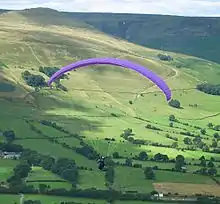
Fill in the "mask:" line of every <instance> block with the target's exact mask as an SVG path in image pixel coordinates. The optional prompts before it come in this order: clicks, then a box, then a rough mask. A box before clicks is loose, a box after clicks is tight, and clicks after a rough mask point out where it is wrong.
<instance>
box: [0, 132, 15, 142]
mask: <svg viewBox="0 0 220 204" xmlns="http://www.w3.org/2000/svg"><path fill="white" fill-rule="evenodd" d="M3 136H4V137H5V139H6V140H7V142H8V143H10V142H12V141H13V140H14V139H15V133H14V131H13V130H7V131H4V132H3Z"/></svg>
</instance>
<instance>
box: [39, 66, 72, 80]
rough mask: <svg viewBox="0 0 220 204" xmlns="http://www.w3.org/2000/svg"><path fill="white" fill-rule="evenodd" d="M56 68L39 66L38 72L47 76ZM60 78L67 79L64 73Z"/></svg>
mask: <svg viewBox="0 0 220 204" xmlns="http://www.w3.org/2000/svg"><path fill="white" fill-rule="evenodd" d="M58 70H59V68H58V67H39V72H41V73H44V74H45V75H47V76H48V77H51V76H52V75H53V74H54V73H55V72H57V71H58ZM60 79H68V76H67V75H66V74H63V75H62V76H60Z"/></svg>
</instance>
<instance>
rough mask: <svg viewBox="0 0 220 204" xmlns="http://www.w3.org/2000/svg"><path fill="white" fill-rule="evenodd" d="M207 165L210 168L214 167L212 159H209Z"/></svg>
mask: <svg viewBox="0 0 220 204" xmlns="http://www.w3.org/2000/svg"><path fill="white" fill-rule="evenodd" d="M207 166H208V167H210V168H212V167H215V164H214V163H213V162H212V161H209V162H208V165H207Z"/></svg>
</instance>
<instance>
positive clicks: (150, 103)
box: [0, 9, 220, 204]
mask: <svg viewBox="0 0 220 204" xmlns="http://www.w3.org/2000/svg"><path fill="white" fill-rule="evenodd" d="M43 11H45V10H41V9H40V10H38V9H37V10H36V9H34V10H33V12H32V10H26V11H20V12H13V11H12V12H7V13H3V14H1V15H0V65H1V66H0V74H1V75H0V104H1V105H0V112H1V118H0V132H3V131H6V130H13V131H14V132H15V135H16V137H15V140H14V141H13V143H14V144H19V145H21V146H22V147H23V148H28V149H30V150H33V151H36V152H38V153H39V154H41V155H49V156H51V157H54V158H60V157H63V158H68V159H71V160H75V162H76V165H77V166H78V167H80V168H81V169H80V170H79V180H78V183H77V187H78V188H79V189H89V188H92V187H95V188H96V189H100V190H105V189H107V187H106V185H105V183H106V181H105V172H100V171H98V170H97V163H96V161H94V160H92V159H88V158H87V157H85V156H83V155H82V154H80V153H79V152H78V151H77V149H78V148H82V147H83V145H84V143H86V144H89V145H91V146H92V147H93V148H94V149H95V150H96V151H97V152H98V153H100V154H103V155H105V156H111V155H112V153H113V152H118V153H119V154H120V156H121V157H123V158H122V159H126V158H128V157H130V158H131V157H135V156H136V155H138V154H139V153H140V152H141V151H146V152H147V154H148V156H149V158H152V157H154V155H155V154H157V153H162V154H166V155H167V156H168V157H169V158H170V159H175V158H176V156H177V155H179V154H181V155H183V156H184V157H185V159H186V161H187V165H188V167H187V168H188V169H189V170H188V173H186V175H185V176H182V174H181V173H179V174H178V173H176V172H171V169H172V168H174V166H175V163H162V166H161V169H160V170H156V171H155V174H156V177H157V179H156V180H153V181H152V180H144V173H143V169H142V168H137V169H135V168H133V167H124V166H123V165H120V164H118V166H117V167H116V168H115V181H114V183H113V185H112V187H113V188H114V189H115V190H132V191H137V192H139V193H149V192H150V191H152V190H154V189H156V190H157V189H160V188H161V186H163V185H164V186H165V187H164V189H165V190H164V191H167V190H166V189H169V190H168V192H170V183H171V184H172V185H179V183H181V186H182V189H178V190H179V192H177V191H178V190H176V191H175V193H180V191H181V192H183V193H184V192H185V191H186V192H187V188H188V186H187V185H189V184H194V185H195V189H197V190H198V191H199V190H200V189H203V188H207V189H209V190H207V193H208V194H210V193H212V191H211V190H213V189H215V191H214V190H213V192H214V194H215V195H218V192H220V191H219V186H218V185H217V184H216V182H214V181H213V180H212V179H211V178H210V177H209V176H203V175H197V176H198V177H195V176H194V174H192V172H193V171H196V170H198V169H200V168H201V167H199V166H198V165H197V166H196V165H194V164H198V163H199V162H200V161H199V160H198V159H199V158H200V157H201V156H202V155H204V156H205V158H206V159H208V160H209V159H210V158H211V157H213V158H215V161H216V163H215V166H216V168H217V170H218V172H220V171H219V169H218V168H219V166H220V163H219V160H220V156H219V154H215V153H213V152H211V151H212V150H213V147H212V142H213V138H214V137H213V134H214V133H216V132H217V131H214V130H213V129H211V128H208V127H207V124H208V123H213V124H214V125H219V124H220V123H219V121H220V115H219V114H218V113H219V102H220V98H219V96H212V95H207V94H204V93H202V92H199V91H197V90H196V89H195V87H196V85H197V84H198V83H201V82H203V81H207V82H209V83H218V82H219V70H220V69H219V68H220V65H219V64H216V63H213V62H209V61H205V60H203V59H199V58H196V57H192V56H186V55H182V54H176V53H168V54H170V55H171V56H172V57H173V58H174V60H173V61H171V62H164V61H161V60H159V59H158V57H157V54H159V53H161V51H158V50H153V49H148V48H144V47H141V46H138V45H135V44H132V43H130V42H126V41H123V40H119V39H116V38H113V37H111V36H108V35H105V34H103V33H101V32H99V31H96V30H94V28H91V26H89V25H88V26H87V25H86V24H85V23H82V22H80V21H73V22H72V21H71V25H70V23H69V22H67V23H65V22H66V17H65V16H63V14H60V13H58V12H55V11H50V10H47V11H48V12H47V13H46V12H43ZM44 17H47V18H46V19H47V20H46V21H45V20H44V19H45V18H44ZM53 19H54V21H53ZM57 19H59V23H57V22H58V20H57ZM90 57H117V58H122V59H128V60H133V61H134V62H137V63H140V64H142V65H144V66H146V67H148V68H150V69H151V70H153V71H154V72H155V73H157V74H158V75H160V76H161V77H163V78H164V79H165V80H166V82H167V83H168V85H169V86H170V87H171V89H172V90H173V97H174V99H178V100H179V101H180V102H181V106H182V109H175V108H173V107H171V106H169V105H168V104H167V102H166V101H165V97H164V96H163V94H162V93H161V92H160V91H159V90H158V88H157V87H155V86H153V84H152V83H150V81H149V80H147V79H145V78H144V77H142V76H140V75H139V74H137V73H135V72H133V71H130V70H127V69H121V68H119V67H114V66H105V65H102V66H91V67H90V68H87V69H79V70H77V71H76V72H71V73H70V74H69V75H68V78H69V79H63V80H61V84H62V85H63V86H65V87H67V89H68V91H67V92H65V91H62V90H60V89H59V90H57V89H56V88H55V87H54V86H53V88H52V89H49V88H47V87H45V88H42V89H40V91H37V90H35V89H34V88H33V87H31V86H28V85H27V84H26V82H25V80H24V79H23V78H22V73H23V72H24V71H27V70H28V71H29V72H30V73H31V74H38V75H41V76H43V77H44V78H45V79H46V80H48V76H46V75H45V74H43V73H42V72H39V67H62V66H64V65H66V64H68V63H71V62H73V61H77V60H80V59H85V58H90ZM180 65H181V66H180ZM177 67H181V68H177ZM129 101H132V102H133V103H132V104H130V103H129ZM193 104H197V106H194V105H193ZM172 114H173V115H175V117H176V118H177V119H178V122H174V123H173V127H172V126H171V125H170V121H169V116H170V115H172ZM41 120H47V121H52V122H55V123H56V124H57V126H53V127H52V126H51V125H47V126H46V125H43V124H42V123H41V122H40V121H41ZM9 121H10V122H9ZM146 125H151V126H155V127H157V128H159V129H160V130H159V131H158V130H155V129H154V130H153V129H149V128H146V127H145V126H146ZM57 127H62V128H63V129H60V128H57ZM148 127H149V126H148ZM127 128H132V131H133V134H134V135H133V137H134V139H136V140H142V141H145V144H144V145H137V144H133V143H132V142H131V141H130V142H129V141H127V140H125V138H122V137H121V134H122V133H123V131H124V130H125V129H127ZM203 128H205V129H206V133H205V134H201V133H200V131H201V129H203ZM63 130H65V131H63ZM181 132H191V133H192V134H194V137H195V135H198V134H199V135H200V137H201V139H202V141H203V143H204V144H206V146H207V147H208V148H209V150H210V151H206V152H205V151H203V148H198V147H197V148H196V149H195V150H194V151H191V150H187V147H188V146H187V145H186V144H185V143H184V139H185V138H186V137H188V136H186V135H184V134H182V133H181ZM76 135H78V137H77V136H76ZM191 137H192V139H193V136H191ZM105 138H114V139H115V141H111V142H108V141H107V140H106V139H105ZM174 138H177V140H176V139H174ZM0 141H1V142H2V143H3V142H6V141H5V138H4V137H1V140H0ZM82 141H84V143H82ZM175 142H177V146H176V144H175V145H174V143H175ZM158 144H159V145H158ZM161 144H162V145H163V146H161ZM218 145H219V144H218ZM218 145H217V146H218ZM1 162H2V161H0V164H2V165H4V166H5V167H3V170H4V169H6V168H9V169H10V170H11V169H12V166H13V165H14V163H12V164H10V163H8V164H4V161H3V162H2V163H1ZM115 162H119V163H123V161H122V160H119V161H116V160H115ZM139 162H140V161H138V160H137V161H136V160H133V164H134V163H139ZM154 163H155V165H156V166H159V167H160V165H161V163H160V162H154ZM9 164H10V165H9ZM142 165H143V167H146V166H152V161H149V160H148V161H144V162H143V163H142ZM155 165H153V166H155ZM163 165H167V166H166V167H164V166H163ZM8 166H10V167H8ZM82 167H83V168H82ZM164 169H169V170H170V171H169V172H168V171H165V170H164ZM8 174H9V172H7V173H5V174H4V173H3V174H2V175H1V172H0V178H2V177H4V179H2V181H3V180H4V182H5V181H6V180H7V178H8V176H9V175H8ZM177 174H178V175H177ZM126 175H127V176H129V178H130V179H129V180H128V179H127V177H126ZM45 178H47V179H45ZM174 178H176V179H174ZM193 178H197V179H195V180H194V179H193ZM26 183H32V184H33V186H34V187H37V186H39V184H46V185H50V186H51V188H59V187H60V188H64V189H69V188H71V184H70V182H68V181H66V180H64V179H62V178H60V177H59V176H58V175H55V174H54V173H52V172H50V171H48V170H45V169H42V168H41V167H39V166H38V167H36V166H33V167H32V170H31V173H30V174H29V175H28V178H27V180H26ZM184 185H186V187H185V189H184ZM175 189H176V188H175ZM183 189H184V190H183ZM160 191H162V192H163V190H161V189H160ZM198 191H196V193H198ZM216 192H217V193H216ZM171 193H172V192H171ZM187 193H188V192H187ZM37 196H39V195H37ZM30 197H32V196H31V195H30ZM5 199H7V196H6V195H5ZM15 199H17V197H15ZM25 199H26V196H25ZM41 199H42V200H44V199H45V200H47V199H52V200H54V202H56V198H49V197H48V198H44V197H39V200H41ZM0 200H1V198H0ZM14 202H15V201H14ZM44 202H45V203H47V202H48V201H44ZM82 202H83V201H82ZM131 202H132V201H131ZM85 203H86V201H85ZM100 203H102V201H100ZM9 204H11V203H9Z"/></svg>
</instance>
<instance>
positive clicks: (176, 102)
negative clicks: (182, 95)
mask: <svg viewBox="0 0 220 204" xmlns="http://www.w3.org/2000/svg"><path fill="white" fill-rule="evenodd" d="M169 105H170V106H171V107H174V108H180V107H181V104H180V102H179V101H178V100H176V99H172V100H171V101H169Z"/></svg>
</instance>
